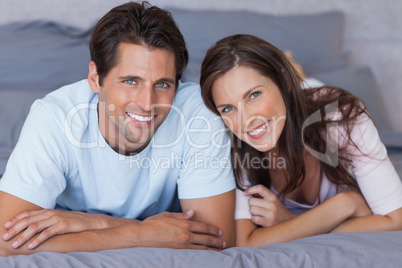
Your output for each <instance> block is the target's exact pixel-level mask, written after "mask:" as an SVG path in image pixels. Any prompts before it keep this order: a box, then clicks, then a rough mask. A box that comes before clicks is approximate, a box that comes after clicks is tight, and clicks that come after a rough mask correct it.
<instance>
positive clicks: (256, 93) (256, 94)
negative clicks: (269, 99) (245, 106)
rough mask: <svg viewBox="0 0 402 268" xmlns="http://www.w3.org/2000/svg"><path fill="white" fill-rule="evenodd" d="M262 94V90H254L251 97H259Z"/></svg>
mask: <svg viewBox="0 0 402 268" xmlns="http://www.w3.org/2000/svg"><path fill="white" fill-rule="evenodd" d="M260 95H261V92H259V91H256V92H254V93H253V94H251V99H255V98H257V97H258V96H260Z"/></svg>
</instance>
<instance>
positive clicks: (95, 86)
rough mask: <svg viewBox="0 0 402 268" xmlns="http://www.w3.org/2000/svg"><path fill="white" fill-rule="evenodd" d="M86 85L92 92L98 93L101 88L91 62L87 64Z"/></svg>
mask: <svg viewBox="0 0 402 268" xmlns="http://www.w3.org/2000/svg"><path fill="white" fill-rule="evenodd" d="M88 84H89V86H90V87H91V90H92V91H93V92H95V93H99V91H100V88H101V86H100V85H99V75H98V71H97V69H96V64H95V62H93V61H91V62H90V63H89V73H88Z"/></svg>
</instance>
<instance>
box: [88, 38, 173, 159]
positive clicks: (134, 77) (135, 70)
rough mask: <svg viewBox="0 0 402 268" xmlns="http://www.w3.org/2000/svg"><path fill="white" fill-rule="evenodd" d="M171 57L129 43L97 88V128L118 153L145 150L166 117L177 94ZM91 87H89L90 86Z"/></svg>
mask: <svg viewBox="0 0 402 268" xmlns="http://www.w3.org/2000/svg"><path fill="white" fill-rule="evenodd" d="M175 78H176V69H175V59H174V54H173V52H171V51H168V50H166V49H153V50H150V49H149V48H147V47H145V46H142V45H134V44H129V43H122V44H121V45H120V53H119V60H118V64H117V65H116V66H115V67H114V68H112V69H111V70H110V71H109V73H108V74H107V76H106V77H105V78H104V80H103V85H102V86H98V89H97V90H94V89H93V90H94V91H95V92H96V91H97V92H98V93H99V107H98V109H99V111H98V112H99V127H100V130H101V133H102V135H103V136H104V138H105V139H106V141H107V142H108V143H109V145H110V146H111V147H112V148H114V149H115V150H116V151H119V152H120V153H123V152H124V153H130V152H136V151H137V152H138V151H140V150H142V149H143V148H145V147H146V146H147V144H148V143H149V142H150V140H151V139H152V136H153V135H154V133H155V131H156V130H157V129H158V127H159V126H160V125H161V124H162V123H163V121H164V120H165V119H166V117H167V116H168V114H169V111H170V108H171V105H172V103H173V99H174V97H175V94H176V83H175ZM91 88H92V86H91Z"/></svg>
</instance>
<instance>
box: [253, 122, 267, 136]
mask: <svg viewBox="0 0 402 268" xmlns="http://www.w3.org/2000/svg"><path fill="white" fill-rule="evenodd" d="M268 123H269V122H268V121H267V122H266V123H265V124H264V125H262V126H261V127H260V128H259V129H256V130H254V131H251V132H249V134H250V135H251V136H255V135H258V134H260V133H261V132H262V131H263V130H264V129H266V128H267V126H268Z"/></svg>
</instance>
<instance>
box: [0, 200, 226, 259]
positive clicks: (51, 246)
mask: <svg viewBox="0 0 402 268" xmlns="http://www.w3.org/2000/svg"><path fill="white" fill-rule="evenodd" d="M3 204H7V205H3ZM38 209H40V207H38V206H36V205H34V204H32V203H30V202H27V201H24V200H22V199H20V198H18V197H15V196H13V195H10V194H7V193H4V192H0V219H1V220H0V232H1V235H3V234H4V233H6V229H5V227H4V224H5V223H6V222H7V221H8V220H9V219H11V218H13V217H14V216H16V215H17V214H20V213H22V212H23V211H30V210H38ZM193 216H194V212H192V211H190V212H189V213H168V212H164V213H161V214H158V215H155V216H152V217H149V218H147V219H146V220H144V221H142V222H141V221H137V220H127V221H129V222H128V223H126V224H122V225H118V226H116V227H113V228H106V229H98V230H88V231H84V232H78V233H67V234H63V235H56V236H54V237H52V238H50V239H49V240H47V241H46V242H44V243H43V244H42V245H40V246H39V247H37V248H35V249H28V245H29V244H30V243H31V242H32V241H33V240H34V239H35V237H36V236H34V237H33V238H31V239H30V240H29V241H28V242H27V243H25V244H24V245H22V246H21V247H18V248H15V246H14V247H13V246H12V244H13V243H14V242H15V241H16V239H17V238H15V239H11V240H9V241H5V240H3V239H0V255H1V256H9V255H18V254H32V253H35V252H43V251H52V252H61V253H66V252H74V251H99V250H107V249H117V248H129V247H166V248H190V249H215V250H217V249H222V245H223V240H222V239H221V238H220V233H221V231H220V230H219V229H218V228H216V227H214V226H212V225H210V224H205V223H201V222H196V221H192V220H191V218H192V217H193ZM112 220H115V219H112ZM122 220H126V219H122ZM17 237H18V236H17Z"/></svg>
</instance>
